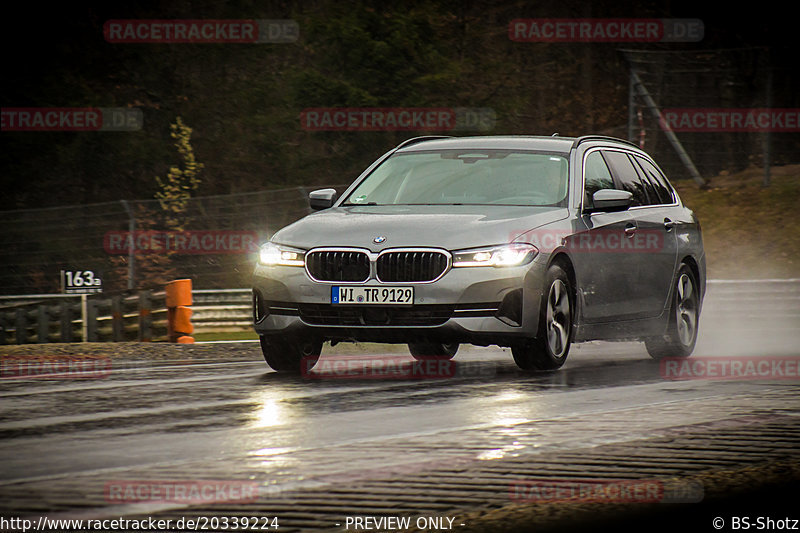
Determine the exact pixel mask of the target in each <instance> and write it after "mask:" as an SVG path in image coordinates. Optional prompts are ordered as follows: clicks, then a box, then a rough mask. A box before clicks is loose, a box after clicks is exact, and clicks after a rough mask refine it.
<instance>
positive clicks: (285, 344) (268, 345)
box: [260, 335, 322, 374]
mask: <svg viewBox="0 0 800 533" xmlns="http://www.w3.org/2000/svg"><path fill="white" fill-rule="evenodd" d="M260 339H261V351H262V352H263V354H264V360H265V361H266V362H267V364H268V365H269V366H270V368H272V369H273V370H275V371H276V372H281V373H286V374H301V373H306V372H308V371H309V370H311V369H312V368H314V365H316V364H317V360H318V359H319V356H320V354H321V353H322V342H321V341H317V340H313V339H307V338H306V339H302V338H300V337H296V336H294V335H291V336H283V335H261V337H260Z"/></svg>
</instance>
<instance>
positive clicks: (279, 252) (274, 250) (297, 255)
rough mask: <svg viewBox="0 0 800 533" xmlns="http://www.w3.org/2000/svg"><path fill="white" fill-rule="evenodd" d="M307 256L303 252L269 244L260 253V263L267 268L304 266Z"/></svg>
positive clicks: (262, 247)
mask: <svg viewBox="0 0 800 533" xmlns="http://www.w3.org/2000/svg"><path fill="white" fill-rule="evenodd" d="M305 255H306V253H305V252H304V251H303V250H298V249H297V248H290V247H288V246H282V245H278V244H274V243H271V242H268V243H266V244H264V245H263V246H261V248H260V249H259V251H258V262H259V263H261V264H262V265H266V266H276V265H280V266H299V267H301V266H304V265H305Z"/></svg>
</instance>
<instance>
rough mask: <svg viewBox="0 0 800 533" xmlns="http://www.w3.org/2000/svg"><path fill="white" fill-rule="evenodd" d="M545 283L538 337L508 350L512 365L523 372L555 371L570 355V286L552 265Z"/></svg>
mask: <svg viewBox="0 0 800 533" xmlns="http://www.w3.org/2000/svg"><path fill="white" fill-rule="evenodd" d="M545 279H546V282H545V290H544V293H543V294H544V298H542V304H541V308H540V309H539V336H538V337H537V338H535V339H529V340H527V341H525V342H524V343H521V344H518V345H516V346H512V347H511V354H512V355H513V356H514V362H515V363H517V366H518V367H520V368H521V369H523V370H555V369H557V368H560V367H561V366H562V365H563V364H564V363H565V362H566V360H567V355H569V347H570V344H571V342H572V321H573V317H574V312H573V309H574V308H575V305H574V297H573V288H572V284H571V283H570V281H569V276H567V273H566V272H565V271H564V269H563V268H561V266H559V265H552V266H551V267H550V268H549V269H548V270H547V276H546V278H545Z"/></svg>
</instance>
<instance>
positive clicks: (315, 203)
mask: <svg viewBox="0 0 800 533" xmlns="http://www.w3.org/2000/svg"><path fill="white" fill-rule="evenodd" d="M334 202H336V189H318V190H316V191H311V193H309V195H308V205H310V206H311V209H314V210H316V211H319V210H320V209H328V208H329V207H331V206H332V205H333V204H334Z"/></svg>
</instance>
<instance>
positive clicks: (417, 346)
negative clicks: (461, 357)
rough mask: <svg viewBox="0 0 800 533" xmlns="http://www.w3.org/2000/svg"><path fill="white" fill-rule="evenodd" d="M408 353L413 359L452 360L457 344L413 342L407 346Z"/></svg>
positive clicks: (456, 350)
mask: <svg viewBox="0 0 800 533" xmlns="http://www.w3.org/2000/svg"><path fill="white" fill-rule="evenodd" d="M408 351H409V352H411V355H412V356H414V359H416V360H417V361H421V360H423V359H452V358H453V357H455V356H456V352H458V343H457V342H451V343H441V342H414V343H409V344H408Z"/></svg>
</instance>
